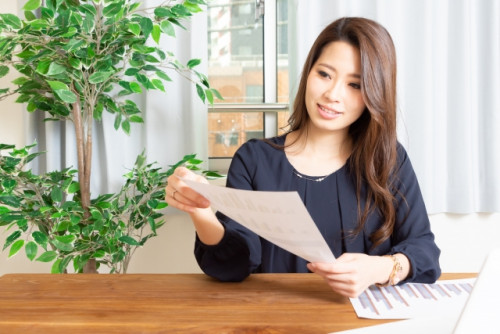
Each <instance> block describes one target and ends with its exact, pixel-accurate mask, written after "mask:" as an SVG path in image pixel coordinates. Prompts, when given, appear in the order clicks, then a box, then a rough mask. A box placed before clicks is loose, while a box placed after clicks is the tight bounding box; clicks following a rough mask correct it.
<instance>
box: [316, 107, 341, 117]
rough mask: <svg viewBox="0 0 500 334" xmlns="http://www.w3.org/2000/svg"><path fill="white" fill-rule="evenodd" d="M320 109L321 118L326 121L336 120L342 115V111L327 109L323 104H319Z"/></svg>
mask: <svg viewBox="0 0 500 334" xmlns="http://www.w3.org/2000/svg"><path fill="white" fill-rule="evenodd" d="M318 109H319V113H320V115H321V117H323V118H325V119H334V118H337V117H339V116H341V115H342V113H341V112H340V111H336V110H334V109H330V108H327V107H325V106H323V105H321V104H318Z"/></svg>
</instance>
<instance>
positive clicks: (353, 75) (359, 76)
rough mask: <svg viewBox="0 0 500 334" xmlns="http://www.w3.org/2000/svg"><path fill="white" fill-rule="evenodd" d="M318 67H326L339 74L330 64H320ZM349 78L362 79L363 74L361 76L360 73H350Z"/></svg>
mask: <svg viewBox="0 0 500 334" xmlns="http://www.w3.org/2000/svg"><path fill="white" fill-rule="evenodd" d="M318 65H319V66H323V67H326V68H328V69H329V70H331V71H333V72H335V73H337V69H336V68H335V67H333V66H332V65H329V64H326V63H319V64H318ZM348 76H350V77H353V78H356V79H361V74H359V73H349V74H348Z"/></svg>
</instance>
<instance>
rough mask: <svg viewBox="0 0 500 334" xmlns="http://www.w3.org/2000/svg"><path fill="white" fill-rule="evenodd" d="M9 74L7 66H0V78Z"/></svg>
mask: <svg viewBox="0 0 500 334" xmlns="http://www.w3.org/2000/svg"><path fill="white" fill-rule="evenodd" d="M7 73H9V67H8V66H4V65H2V66H0V78H2V77H4V76H6V75H7Z"/></svg>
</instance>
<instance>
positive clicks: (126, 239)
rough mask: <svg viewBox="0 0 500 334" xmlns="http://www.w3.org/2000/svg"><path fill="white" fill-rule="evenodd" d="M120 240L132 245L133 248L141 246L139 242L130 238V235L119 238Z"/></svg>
mask: <svg viewBox="0 0 500 334" xmlns="http://www.w3.org/2000/svg"><path fill="white" fill-rule="evenodd" d="M118 240H120V241H121V242H123V243H126V244H128V245H131V246H140V245H141V244H140V243H139V242H138V241H137V240H135V239H134V238H132V237H131V236H128V235H124V236H122V237H120V238H118Z"/></svg>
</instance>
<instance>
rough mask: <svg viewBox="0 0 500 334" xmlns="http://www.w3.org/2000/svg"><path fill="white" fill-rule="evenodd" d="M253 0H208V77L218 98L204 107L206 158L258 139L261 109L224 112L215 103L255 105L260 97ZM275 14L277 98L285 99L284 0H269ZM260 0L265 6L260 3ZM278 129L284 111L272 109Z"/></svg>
mask: <svg viewBox="0 0 500 334" xmlns="http://www.w3.org/2000/svg"><path fill="white" fill-rule="evenodd" d="M256 3H257V1H255V0H212V1H209V2H208V61H209V63H208V77H209V81H210V85H211V86H212V87H213V88H215V89H217V90H218V91H219V92H220V94H221V95H222V96H223V97H224V100H216V101H215V105H214V107H210V108H209V115H208V135H209V138H208V143H209V152H208V154H209V157H210V158H228V157H232V156H233V154H234V152H235V151H236V150H237V149H238V147H239V146H240V145H241V144H243V143H244V142H246V141H247V140H249V139H251V138H264V136H267V135H266V134H265V133H264V119H265V117H264V113H263V112H259V110H258V108H256V110H253V111H248V109H247V110H241V112H238V110H235V109H237V108H234V107H232V108H231V109H230V111H224V110H223V108H218V107H217V106H220V105H227V104H231V105H233V106H234V105H235V104H237V105H238V104H241V105H248V104H253V105H257V106H258V105H259V104H262V103H263V102H264V85H265V82H264V63H263V62H264V52H265V51H266V50H264V47H263V45H264V37H263V36H264V35H263V34H264V32H263V22H264V19H263V16H262V15H256V12H259V11H258V9H257V8H256ZM271 3H274V4H275V5H276V9H277V17H276V19H275V24H276V27H277V47H276V51H274V52H276V53H277V54H276V55H274V56H275V57H276V58H277V66H278V68H277V72H278V73H277V81H278V82H277V83H276V87H277V91H278V94H277V96H278V101H276V102H279V103H288V36H287V18H288V16H287V1H286V0H278V1H276V0H275V1H271ZM266 5H269V3H268V4H266ZM275 116H276V117H277V124H278V128H280V127H282V126H284V125H285V124H286V120H287V119H288V111H287V110H286V111H283V110H279V111H277V112H276V115H275Z"/></svg>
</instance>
